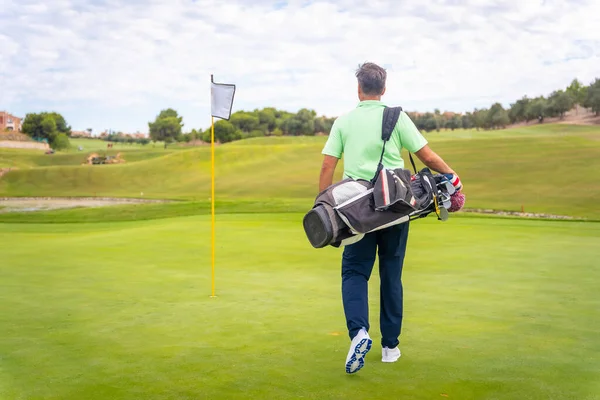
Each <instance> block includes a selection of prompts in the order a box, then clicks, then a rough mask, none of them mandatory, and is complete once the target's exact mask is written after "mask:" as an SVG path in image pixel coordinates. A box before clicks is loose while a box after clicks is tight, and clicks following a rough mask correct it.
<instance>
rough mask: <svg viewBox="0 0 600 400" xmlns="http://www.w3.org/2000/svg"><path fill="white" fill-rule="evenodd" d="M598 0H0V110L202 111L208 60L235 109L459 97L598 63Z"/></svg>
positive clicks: (79, 124) (515, 88)
mask: <svg viewBox="0 0 600 400" xmlns="http://www.w3.org/2000/svg"><path fill="white" fill-rule="evenodd" d="M599 27H600V1H597V0H589V1H588V0H571V1H552V0H543V1H542V0H522V1H520V2H518V1H514V0H510V1H504V0H430V1H426V0H395V1H394V0H386V1H383V0H379V1H378V0H369V1H364V0H360V1H358V0H337V1H333V0H332V1H319V0H315V1H306V0H289V1H266V0H198V1H192V0H168V1H167V0H163V1H154V0H148V1H142V0H123V1H120V0H90V1H88V0H45V1H30V0H0V110H6V111H8V112H10V113H12V114H14V115H17V116H21V117H23V116H25V114H26V113H29V112H40V111H57V112H59V113H61V114H62V115H63V116H64V117H65V118H66V120H67V122H68V123H69V124H70V125H71V126H72V128H73V130H83V129H87V128H92V129H93V132H94V133H95V134H99V133H100V132H102V131H104V130H108V129H112V130H115V131H123V132H136V131H139V132H147V131H148V122H149V121H152V120H154V118H155V117H156V115H157V114H158V113H159V112H160V110H161V109H165V108H169V107H171V108H174V109H176V110H177V111H178V112H179V113H180V115H182V116H183V122H184V124H185V126H184V128H183V130H184V131H189V130H191V129H192V128H196V129H199V128H200V129H205V128H207V127H208V126H209V125H210V75H211V74H214V77H215V81H216V82H223V83H233V84H235V85H236V95H235V101H234V106H233V111H236V110H253V109H256V108H263V107H271V106H273V107H277V108H279V109H284V110H287V111H292V112H295V111H297V110H299V109H300V108H311V109H314V110H316V112H317V113H318V114H319V115H326V116H330V117H331V116H338V115H341V114H343V113H345V112H347V111H349V110H350V109H352V108H354V107H355V106H356V104H357V103H358V99H357V88H356V78H355V76H354V73H355V70H356V68H357V67H358V65H359V64H360V63H362V62H365V61H371V62H375V63H378V64H379V65H381V66H383V67H384V68H386V70H387V72H388V80H387V92H386V95H385V96H384V98H383V100H384V102H385V103H386V104H389V105H392V106H397V105H400V106H402V107H403V108H404V109H405V110H409V111H422V112H425V111H433V109H435V108H439V109H440V110H442V111H444V110H448V111H456V112H462V111H468V110H472V109H473V108H475V107H478V108H481V107H489V106H490V105H491V104H492V103H494V102H496V101H499V102H501V103H502V104H503V105H505V106H509V104H510V103H511V102H514V100H516V99H518V98H521V97H522V96H523V95H528V96H529V97H534V96H538V95H548V94H549V93H550V92H552V91H553V90H556V89H560V88H564V87H566V86H567V85H568V84H569V83H570V82H571V80H572V79H573V78H578V79H579V80H580V81H582V82H583V83H584V84H589V83H590V82H592V81H593V80H594V78H596V77H598V78H600V28H599Z"/></svg>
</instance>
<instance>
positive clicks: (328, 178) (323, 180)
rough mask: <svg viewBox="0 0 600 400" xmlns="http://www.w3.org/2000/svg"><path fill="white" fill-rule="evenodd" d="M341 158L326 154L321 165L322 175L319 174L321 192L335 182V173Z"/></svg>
mask: <svg viewBox="0 0 600 400" xmlns="http://www.w3.org/2000/svg"><path fill="white" fill-rule="evenodd" d="M338 161H339V158H337V157H333V156H328V155H326V156H325V158H324V159H323V165H322V166H321V175H320V176H319V193H320V192H322V191H323V190H325V189H327V188H328V187H329V186H331V184H332V183H333V173H334V172H335V167H336V166H337V163H338Z"/></svg>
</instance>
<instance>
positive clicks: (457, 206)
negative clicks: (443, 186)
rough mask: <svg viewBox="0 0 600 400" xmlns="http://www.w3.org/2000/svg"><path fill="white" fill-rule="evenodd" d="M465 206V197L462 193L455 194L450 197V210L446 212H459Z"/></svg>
mask: <svg viewBox="0 0 600 400" xmlns="http://www.w3.org/2000/svg"><path fill="white" fill-rule="evenodd" d="M464 205H465V195H464V194H463V193H462V192H455V193H454V194H453V195H452V196H450V208H449V209H448V211H450V212H456V211H460V210H461V209H462V208H463V207H464Z"/></svg>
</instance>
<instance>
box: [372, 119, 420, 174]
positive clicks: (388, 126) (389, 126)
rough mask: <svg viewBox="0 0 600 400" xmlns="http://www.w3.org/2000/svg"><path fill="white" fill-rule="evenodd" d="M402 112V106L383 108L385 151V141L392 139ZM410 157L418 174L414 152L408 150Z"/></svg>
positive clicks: (382, 129) (382, 128)
mask: <svg viewBox="0 0 600 400" xmlns="http://www.w3.org/2000/svg"><path fill="white" fill-rule="evenodd" d="M400 112H402V107H386V108H384V110H383V123H382V126H381V139H382V140H383V142H384V144H383V146H384V147H383V148H384V151H385V142H387V141H388V140H390V137H392V132H394V128H395V127H396V124H397V123H398V118H400ZM408 158H409V159H410V163H411V165H412V167H413V170H414V171H415V174H416V173H417V167H416V165H415V160H413V157H412V154H410V151H409V152H408ZM381 160H383V151H382V152H381ZM381 160H379V164H381ZM380 171H381V170H380V169H378V173H379V172H380Z"/></svg>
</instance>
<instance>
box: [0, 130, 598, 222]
mask: <svg viewBox="0 0 600 400" xmlns="http://www.w3.org/2000/svg"><path fill="white" fill-rule="evenodd" d="M453 135H454V136H453ZM428 137H429V139H430V141H431V143H432V147H433V148H434V150H436V151H437V152H438V153H440V154H441V155H442V156H443V157H444V159H446V160H447V161H448V162H449V163H450V164H451V165H452V166H453V167H454V168H455V169H456V170H457V171H458V172H459V173H460V175H461V178H462V179H463V181H464V184H465V193H466V195H467V207H470V208H493V209H500V210H512V211H518V210H521V208H524V209H525V211H526V212H537V213H550V214H562V215H573V216H577V217H584V218H592V219H598V218H600V208H599V207H597V204H596V203H597V199H598V198H600V184H599V183H598V182H599V180H598V177H597V176H596V175H595V174H594V171H597V170H600V128H596V127H577V126H569V125H541V126H537V125H533V126H530V127H525V128H517V129H513V130H502V131H493V132H476V131H455V132H454V133H453V132H442V133H431V134H429V135H428ZM325 140H326V138H324V137H300V138H290V137H284V138H260V139H251V140H246V141H240V142H235V143H232V144H227V145H224V146H219V147H218V148H217V149H216V157H217V158H216V159H217V195H218V197H219V198H220V199H223V200H251V201H253V200H261V199H265V198H269V199H281V200H282V201H286V199H305V200H311V199H313V198H314V196H315V194H316V191H317V190H316V188H317V180H318V175H319V168H320V163H321V159H322V156H321V154H320V151H321V149H322V146H323V143H324V141H325ZM2 154H3V155H4V157H6V154H10V152H8V153H6V152H0V155H2ZM124 154H125V158H126V159H127V160H128V162H127V163H126V164H123V165H106V166H81V165H78V163H79V158H77V161H76V160H75V159H69V158H68V157H80V156H79V155H72V154H66V155H60V154H59V155H57V157H56V158H53V157H54V156H43V155H38V156H37V157H42V159H43V160H44V161H48V162H50V160H51V161H54V160H56V162H57V163H61V162H62V161H59V160H64V162H65V164H73V165H65V166H57V167H37V168H29V169H27V168H24V169H22V170H19V171H14V172H11V173H9V174H7V175H6V176H4V177H3V178H2V179H0V196H118V197H139V196H141V195H142V193H143V196H144V197H149V198H165V199H179V200H187V201H194V202H202V201H206V200H207V199H208V197H209V196H210V194H209V193H210V149H209V148H207V147H201V148H191V149H179V150H177V151H174V150H173V151H170V150H167V151H164V150H162V149H156V150H152V151H150V150H149V149H148V150H136V151H131V152H127V153H124ZM60 157H66V158H64V159H61V158H60ZM75 161H76V162H75ZM129 161H130V162H129ZM29 163H30V164H31V165H33V166H40V165H43V163H42V162H41V161H40V160H39V158H34V159H32V160H31V161H30V162H29ZM340 174H341V166H340V168H339V169H338V175H337V177H338V178H339V176H340Z"/></svg>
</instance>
